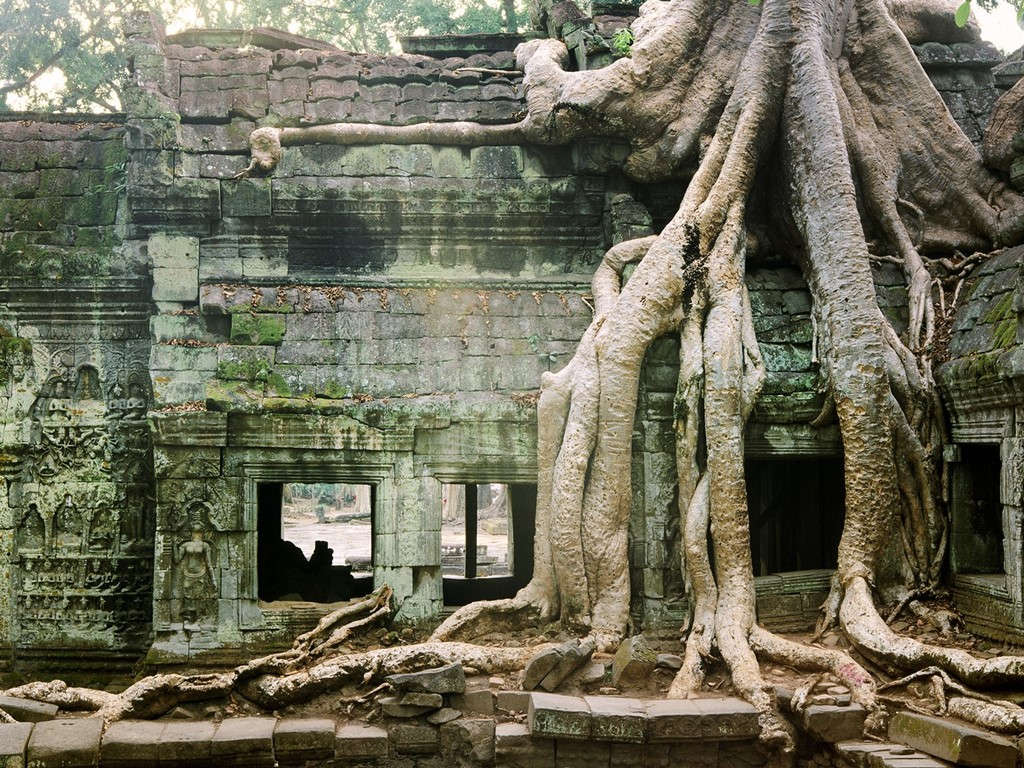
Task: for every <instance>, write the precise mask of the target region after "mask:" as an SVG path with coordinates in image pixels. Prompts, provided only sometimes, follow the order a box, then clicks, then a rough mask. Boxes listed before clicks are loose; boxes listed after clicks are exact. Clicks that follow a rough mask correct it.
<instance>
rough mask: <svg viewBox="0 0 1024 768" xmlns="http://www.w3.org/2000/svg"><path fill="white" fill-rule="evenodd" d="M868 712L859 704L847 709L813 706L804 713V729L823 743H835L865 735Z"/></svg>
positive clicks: (820, 705) (824, 705)
mask: <svg viewBox="0 0 1024 768" xmlns="http://www.w3.org/2000/svg"><path fill="white" fill-rule="evenodd" d="M866 717H867V711H866V710H865V709H864V707H862V706H860V705H857V704H850V705H848V706H845V707H837V706H830V705H826V704H812V705H811V706H809V707H807V708H806V709H805V710H804V712H803V722H804V727H805V728H806V729H807V730H808V731H810V732H811V733H813V734H814V735H815V736H817V737H818V738H819V739H821V740H822V741H827V742H829V743H833V744H834V743H835V742H837V741H849V740H852V739H859V738H861V737H862V736H863V735H864V719H865V718H866Z"/></svg>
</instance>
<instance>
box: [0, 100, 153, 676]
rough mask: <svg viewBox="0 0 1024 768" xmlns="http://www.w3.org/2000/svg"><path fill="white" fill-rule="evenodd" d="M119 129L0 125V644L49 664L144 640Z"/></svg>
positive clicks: (134, 348) (143, 480)
mask: <svg viewBox="0 0 1024 768" xmlns="http://www.w3.org/2000/svg"><path fill="white" fill-rule="evenodd" d="M124 132H125V128H124V125H123V120H121V119H120V118H118V117H117V116H114V117H103V118H97V117H95V116H84V115H83V116H66V117H56V118H54V117H49V118H46V119H45V120H44V119H42V118H41V117H40V116H35V115H10V116H3V119H2V120H0V477H2V479H3V487H2V489H0V490H2V493H0V581H2V583H3V594H4V596H5V597H4V600H3V601H2V604H0V637H2V638H3V640H2V642H3V643H4V645H5V646H6V647H7V648H8V649H10V648H13V647H16V648H17V649H18V658H19V659H21V660H26V661H33V662H35V663H41V662H44V661H45V660H46V659H47V658H49V657H50V656H51V655H52V654H57V655H58V656H59V655H60V654H61V649H66V648H74V649H76V651H75V652H76V654H78V658H79V664H80V667H81V668H83V669H84V668H86V667H87V666H88V664H89V663H90V659H94V660H95V661H96V663H98V664H102V665H104V666H106V665H108V664H109V663H110V661H111V660H113V659H117V658H121V657H126V658H128V659H132V658H135V657H137V655H138V654H139V653H140V652H141V651H142V650H143V649H144V648H145V646H146V644H147V643H148V641H149V632H150V616H151V613H152V609H151V605H152V603H151V594H152V578H153V572H152V561H153V551H152V541H153V526H152V519H153V503H152V488H153V485H152V482H153V481H152V457H151V451H150V441H149V427H148V425H147V423H146V418H147V415H148V409H149V404H150V383H149V375H148V361H149V328H148V318H149V312H150V309H149V305H148V301H147V292H148V291H147V288H146V283H147V281H148V267H147V265H146V264H145V262H144V261H143V260H142V259H141V258H140V254H139V252H138V250H136V249H134V248H133V247H132V245H131V244H129V243H126V242H124V240H123V235H124V206H123V201H124V196H123V193H124V188H125V184H126V178H127V171H126V164H127V160H128V158H127V154H126V152H125V145H124Z"/></svg>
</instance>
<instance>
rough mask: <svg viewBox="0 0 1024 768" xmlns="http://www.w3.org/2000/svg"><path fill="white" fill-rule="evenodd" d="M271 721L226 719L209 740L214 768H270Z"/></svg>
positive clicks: (272, 735)
mask: <svg viewBox="0 0 1024 768" xmlns="http://www.w3.org/2000/svg"><path fill="white" fill-rule="evenodd" d="M276 725H277V720H276V719H275V718H273V717H229V718H227V719H225V720H222V721H221V723H220V725H218V726H217V731H216V733H214V735H213V738H212V739H210V758H211V759H212V760H213V761H214V762H216V763H217V765H218V766H226V765H227V766H230V765H237V766H240V767H241V768H274V727H275V726H276Z"/></svg>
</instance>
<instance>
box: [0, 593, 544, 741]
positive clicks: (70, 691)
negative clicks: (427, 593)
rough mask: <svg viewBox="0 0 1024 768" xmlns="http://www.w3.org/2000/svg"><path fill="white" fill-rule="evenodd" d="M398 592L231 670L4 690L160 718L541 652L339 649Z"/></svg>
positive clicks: (80, 707) (504, 667)
mask: <svg viewBox="0 0 1024 768" xmlns="http://www.w3.org/2000/svg"><path fill="white" fill-rule="evenodd" d="M391 598H392V591H391V588H390V587H388V586H387V585H386V584H385V585H382V586H381V587H379V588H378V589H376V590H375V591H374V592H373V594H371V595H369V596H368V597H366V598H365V599H363V600H358V601H356V602H354V603H350V604H347V605H345V606H342V607H341V608H339V609H337V610H336V611H333V612H332V613H330V614H328V615H327V616H325V617H324V618H323V619H322V620H321V621H320V622H319V624H318V625H317V626H316V627H315V628H314V629H312V630H310V631H309V632H307V633H305V634H303V635H300V636H299V637H298V638H296V640H295V642H294V643H293V644H292V648H291V649H289V650H287V651H282V652H281V653H274V654H271V655H269V656H263V657H260V658H258V659H253V660H252V661H249V662H246V663H245V664H242V665H240V666H238V667H235V668H234V669H231V670H228V671H226V672H215V673H207V674H187V675H186V674H157V675H151V676H149V677H145V678H142V679H141V680H139V681H137V682H135V683H133V684H132V685H130V686H129V687H128V688H126V689H125V690H124V691H122V692H121V693H109V692H107V691H98V690H94V689H91V688H76V687H71V686H68V685H67V684H66V683H64V682H63V681H61V680H52V681H50V682H33V683H27V684H25V685H21V686H17V687H15V688H10V689H8V690H6V691H4V695H7V696H16V697H19V698H26V699H33V700H36V701H44V702H47V703H50V704H54V705H56V706H58V707H60V708H61V709H65V710H71V711H87V712H91V713H93V714H94V715H95V716H97V717H101V718H103V719H104V720H105V721H108V722H112V721H116V720H123V719H142V720H146V719H151V718H156V717H160V716H161V715H164V714H166V713H167V712H170V711H171V710H172V709H174V708H175V707H177V706H179V705H181V704H186V703H190V702H199V701H211V700H217V699H224V698H226V697H228V696H230V695H232V694H236V695H239V696H241V697H243V698H245V699H247V700H248V701H250V702H252V703H253V704H255V705H256V706H258V707H260V708H262V709H264V710H266V711H274V710H277V709H280V708H282V707H286V706H289V705H292V704H298V703H301V702H305V701H308V700H310V699H313V698H315V697H317V696H320V695H323V694H328V693H332V692H335V691H338V690H341V689H343V688H344V687H346V686H359V685H366V684H368V683H371V682H374V681H379V680H381V679H382V678H383V677H385V676H386V675H392V674H398V673H402V672H410V671H415V670H419V669H425V668H430V667H438V666H441V665H444V664H451V663H454V662H461V663H463V664H465V665H468V666H472V667H473V668H474V669H476V670H477V671H479V672H481V673H501V672H514V671H517V670H519V669H522V667H523V666H524V665H525V664H526V662H527V661H528V660H529V658H530V656H532V655H533V654H535V653H536V652H537V651H538V648H539V647H538V646H530V647H526V648H492V647H485V646H480V645H471V644H469V643H445V642H427V643H418V644H415V645H402V646H396V647H393V648H380V649H376V650H369V651H363V652H355V653H353V652H350V653H341V652H339V650H338V649H339V648H340V647H342V646H343V645H344V644H345V643H346V642H347V641H348V640H350V639H351V638H353V637H354V636H357V635H358V634H359V633H360V631H362V630H363V629H365V628H366V627H367V626H369V625H371V624H374V623H379V622H382V621H385V620H386V619H387V618H388V617H390V615H391ZM374 692H376V689H375V690H374V691H371V693H370V694H364V695H363V696H359V697H356V698H355V699H354V701H355V702H363V701H366V700H368V699H369V698H370V697H371V696H372V693H374Z"/></svg>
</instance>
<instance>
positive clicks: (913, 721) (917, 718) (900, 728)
mask: <svg viewBox="0 0 1024 768" xmlns="http://www.w3.org/2000/svg"><path fill="white" fill-rule="evenodd" d="M889 738H890V739H892V740H893V741H896V742H899V743H900V744H906V745H907V746H909V747H913V748H914V749H919V750H921V751H922V752H926V753H927V754H929V755H932V756H933V757H937V758H940V759H942V760H949V761H950V762H953V763H956V764H957V765H967V766H988V767H989V768H1014V766H1016V765H1017V756H1018V752H1017V748H1016V747H1015V746H1014V745H1013V743H1012V742H1011V741H1010V740H1009V739H1006V738H1004V737H1002V736H998V735H996V734H994V733H990V732H989V731H983V730H981V729H980V728H975V727H974V726H972V725H968V724H967V723H965V722H962V721H960V720H954V719H952V718H948V717H942V718H940V717H931V716H929V715H921V714H918V713H916V712H899V713H897V714H896V715H894V716H893V718H892V720H890V721H889Z"/></svg>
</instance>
